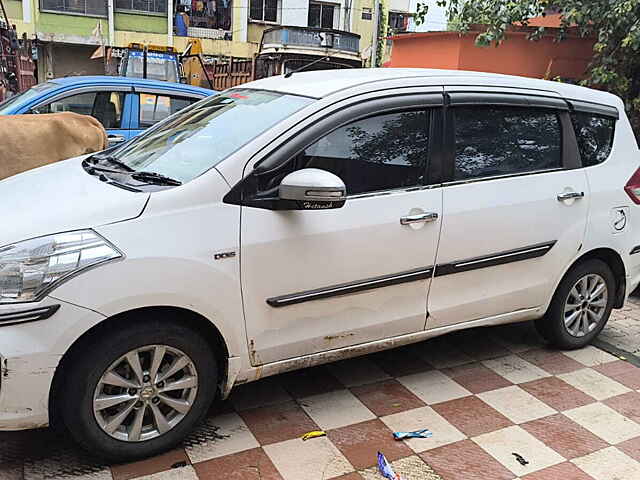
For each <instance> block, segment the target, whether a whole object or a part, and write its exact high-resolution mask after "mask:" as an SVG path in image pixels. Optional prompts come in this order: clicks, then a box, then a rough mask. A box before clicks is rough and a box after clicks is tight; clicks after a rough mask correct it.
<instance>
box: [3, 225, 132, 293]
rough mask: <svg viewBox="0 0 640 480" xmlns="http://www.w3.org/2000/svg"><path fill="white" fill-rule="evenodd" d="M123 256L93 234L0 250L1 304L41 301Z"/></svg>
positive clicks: (62, 236)
mask: <svg viewBox="0 0 640 480" xmlns="http://www.w3.org/2000/svg"><path fill="white" fill-rule="evenodd" d="M120 257H122V254H121V253H120V252H119V251H118V250H117V249H116V248H115V247H114V246H113V245H111V244H110V243H109V242H107V241H106V240H105V239H104V238H102V237H101V236H100V235H98V234H97V233H96V232H94V231H93V230H78V231H75V232H67V233H58V234H55V235H48V236H46V237H38V238H33V239H31V240H26V241H24V242H19V243H14V244H13V245H7V246H5V247H0V303H18V302H34V301H39V300H40V299H41V298H42V297H43V296H44V295H45V294H46V293H47V292H49V291H51V290H52V289H53V288H55V287H56V286H57V285H59V284H60V283H62V282H63V281H64V280H65V279H67V278H69V277H71V276H72V275H75V274H77V273H78V272H80V271H82V270H84V269H86V268H89V267H93V266H95V265H98V264H100V263H104V262H107V261H109V260H113V259H115V258H120Z"/></svg>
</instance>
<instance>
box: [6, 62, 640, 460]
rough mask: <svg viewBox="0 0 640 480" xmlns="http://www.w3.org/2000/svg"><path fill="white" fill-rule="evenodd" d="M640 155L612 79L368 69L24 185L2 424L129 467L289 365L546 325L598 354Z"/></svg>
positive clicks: (15, 186)
mask: <svg viewBox="0 0 640 480" xmlns="http://www.w3.org/2000/svg"><path fill="white" fill-rule="evenodd" d="M639 159H640V152H639V150H638V145H637V143H636V140H635V138H634V135H633V133H632V130H631V127H630V124H629V121H628V119H627V117H626V115H625V112H624V105H623V103H622V101H621V100H620V99H619V98H617V97H615V96H613V95H610V94H607V93H603V92H598V91H594V90H589V89H586V88H581V87H577V86H573V85H567V84H562V83H557V82H545V81H541V80H533V79H525V78H518V77H509V76H502V75H491V74H482V73H472V72H460V71H438V70H404V69H381V70H371V69H361V70H341V71H325V72H308V73H294V74H293V75H292V76H291V77H290V78H285V77H273V78H268V79H265V80H260V81H257V82H253V83H249V84H246V85H243V86H241V87H238V88H233V89H230V90H227V91H225V92H222V93H220V94H218V95H215V96H213V97H210V98H207V99H205V100H202V101H200V102H198V103H196V104H194V105H192V106H191V107H189V108H187V109H185V110H183V111H181V112H179V113H177V114H175V115H173V116H171V117H169V118H168V119H167V120H165V121H163V122H161V123H160V124H158V125H157V126H155V127H154V128H152V129H150V130H148V131H147V132H145V133H144V134H142V135H141V136H140V137H138V138H136V139H134V140H132V141H130V142H127V143H126V144H123V145H120V146H119V147H116V148H115V149H111V150H109V151H106V152H103V153H100V154H95V155H92V156H88V157H82V158H77V159H71V160H68V161H64V162H60V163H57V164H54V165H50V166H47V167H44V168H40V169H37V170H33V171H30V172H26V173H23V174H21V175H17V176H15V177H12V178H9V179H7V180H5V181H3V182H0V198H2V229H1V231H0V362H1V369H2V371H1V374H0V430H20V429H28V428H35V427H41V426H45V425H48V424H56V425H64V426H65V427H66V428H67V429H68V431H70V432H71V434H72V436H73V437H74V438H75V440H77V441H78V443H80V444H81V445H83V446H84V447H85V448H88V449H90V450H92V451H94V452H96V453H99V454H100V455H102V456H104V457H106V458H108V459H111V460H118V461H122V460H131V459H135V458H140V457H144V456H148V455H152V454H155V453H158V452H160V451H163V450H166V449H168V448H170V447H172V446H174V445H176V444H177V443H178V442H180V441H181V439H183V438H184V437H185V435H187V434H188V432H189V431H190V430H191V429H192V428H193V427H194V426H195V425H197V424H198V423H199V422H201V421H202V419H203V416H204V415H205V412H206V411H207V409H208V408H209V406H210V405H211V403H212V402H213V401H215V400H217V399H221V398H225V397H226V396H227V395H228V394H229V392H230V390H231V389H232V387H233V386H234V385H238V384H242V383H246V382H250V381H253V380H257V379H259V378H262V377H266V376H269V375H273V374H277V373H281V372H285V371H289V370H293V369H297V368H302V367H307V366H311V365H317V364H320V363H325V362H330V361H333V360H337V359H341V358H347V357H352V356H355V355H360V354H364V353H368V352H374V351H378V350H382V349H387V348H392V347H394V346H398V345H405V344H408V343H413V342H419V341H422V340H424V339H427V338H430V337H434V336H437V335H442V334H445V333H447V332H451V331H454V330H460V329H464V328H469V327H478V326H487V325H497V324H503V323H510V322H520V321H527V320H535V323H536V325H537V327H538V329H539V330H540V332H541V333H542V335H543V336H544V337H546V338H547V339H548V340H549V341H550V342H551V343H552V344H554V345H556V346H558V347H560V348H577V347H581V346H583V345H585V344H587V343H589V342H590V341H591V340H593V338H594V337H595V336H596V335H598V333H599V332H600V331H601V330H602V328H603V326H604V325H605V323H606V322H607V320H608V318H609V315H610V313H611V309H612V308H620V307H622V305H623V303H624V301H625V299H626V297H627V295H628V293H629V292H630V291H631V290H633V289H634V288H635V287H636V286H637V284H638V282H639V281H640V236H639V235H638V231H636V230H635V228H638V226H637V225H638V221H637V216H638V214H639V212H640V210H639V208H640V207H639V206H638V205H639V204H640V171H639V170H638V167H639ZM634 222H635V225H634Z"/></svg>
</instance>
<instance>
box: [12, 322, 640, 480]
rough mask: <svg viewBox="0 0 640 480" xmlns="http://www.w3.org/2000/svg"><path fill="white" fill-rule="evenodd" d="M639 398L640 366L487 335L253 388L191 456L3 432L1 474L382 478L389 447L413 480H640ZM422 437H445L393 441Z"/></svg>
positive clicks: (99, 478) (196, 441)
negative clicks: (379, 462) (126, 453)
mask: <svg viewBox="0 0 640 480" xmlns="http://www.w3.org/2000/svg"><path fill="white" fill-rule="evenodd" d="M638 389H640V369H637V368H636V367H634V366H633V365H631V364H629V363H627V362H625V361H622V360H619V359H618V358H616V357H614V356H612V355H610V354H608V353H605V352H604V351H602V350H599V349H597V348H595V347H587V348H584V349H582V350H577V351H572V352H564V353H561V352H558V351H553V350H548V349H546V348H545V347H544V344H543V343H542V342H541V340H540V339H539V337H538V336H537V335H536V334H535V332H534V331H533V329H532V326H531V325H530V324H521V325H513V326H504V327H496V328H491V329H477V330H472V331H466V332H460V333H457V334H452V335H448V336H445V337H441V338H437V339H433V340H430V341H427V342H423V343H420V344H416V345H411V346H408V347H403V348H400V349H396V350H391V351H387V352H382V353H378V354H372V355H368V356H365V357H360V358H356V359H352V360H347V361H343V362H339V363H335V364H332V365H327V366H323V367H317V368H312V369H307V370H302V371H298V372H292V373H289V374H284V375H280V376H277V377H273V378H267V379H265V380H262V381H260V382H256V383H253V384H248V385H244V386H242V387H239V388H237V389H236V390H235V391H234V393H233V395H232V397H231V398H230V399H229V400H228V401H227V402H225V403H224V404H223V405H221V406H218V407H216V411H213V412H211V415H210V416H209V418H208V419H207V421H206V423H205V424H204V425H202V426H201V428H199V429H198V430H197V431H196V432H194V433H193V435H191V437H190V438H189V439H188V440H187V441H186V442H185V444H184V447H183V448H180V449H178V450H175V451H172V452H170V453H167V454H165V455H162V456H160V457H157V458H153V459H149V460H146V461H142V462H137V463H134V464H129V465H111V466H109V465H103V464H100V463H99V462H97V461H95V460H93V459H91V457H90V456H88V455H87V454H85V453H83V452H81V451H80V450H79V449H77V448H75V447H74V446H73V445H71V444H70V443H69V442H68V441H66V440H65V439H61V438H57V437H55V436H54V434H52V433H51V432H50V431H38V432H23V433H10V434H2V435H0V479H2V480H19V479H23V478H24V479H27V480H30V479H68V478H69V479H71V478H73V479H95V480H103V479H104V480H111V479H115V480H125V479H132V478H145V479H150V480H169V479H185V480H191V479H193V480H196V479H216V480H218V479H219V480H315V479H318V480H320V479H331V478H338V479H342V480H357V479H372V480H373V479H381V478H382V477H381V476H380V475H379V474H378V473H377V472H376V469H375V467H374V465H375V462H376V452H377V451H378V450H379V451H381V452H383V453H384V454H385V456H386V457H387V458H388V459H389V460H390V461H391V462H392V464H393V465H394V467H395V470H396V472H397V473H400V474H401V475H402V477H403V478H404V479H405V480H436V479H439V480H442V479H444V480H514V479H519V480H543V479H546V480H557V479H562V480H590V479H595V480H614V479H618V480H633V479H640V393H639V390H638ZM422 428H428V429H430V430H431V431H432V432H433V436H432V437H431V438H428V439H412V440H407V441H394V440H393V438H392V432H394V431H410V430H417V429H422ZM319 429H322V430H325V431H326V432H327V436H326V437H322V438H314V439H311V440H307V441H304V442H303V441H302V440H301V438H300V437H301V436H302V435H303V434H304V433H306V432H309V431H311V430H319ZM515 454H517V455H520V456H521V457H522V458H523V459H524V462H526V464H524V465H522V464H521V463H520V462H519V461H518V459H517V455H515Z"/></svg>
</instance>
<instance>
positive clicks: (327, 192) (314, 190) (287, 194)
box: [278, 168, 347, 210]
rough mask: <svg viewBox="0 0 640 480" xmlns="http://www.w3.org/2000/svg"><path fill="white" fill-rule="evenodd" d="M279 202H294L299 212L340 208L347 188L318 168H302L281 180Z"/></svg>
mask: <svg viewBox="0 0 640 480" xmlns="http://www.w3.org/2000/svg"><path fill="white" fill-rule="evenodd" d="M278 197H279V199H280V200H289V201H294V202H296V203H297V204H298V207H299V209H300V210H322V209H328V208H340V207H342V206H343V205H344V202H345V200H346V199H347V187H345V185H344V182H343V181H342V179H341V178H340V177H338V176H337V175H334V174H333V173H330V172H327V171H326V170H320V169H318V168H303V169H302V170H298V171H295V172H292V173H290V174H289V175H287V176H286V177H284V178H283V179H282V182H281V183H280V186H279V187H278Z"/></svg>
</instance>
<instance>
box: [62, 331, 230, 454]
mask: <svg viewBox="0 0 640 480" xmlns="http://www.w3.org/2000/svg"><path fill="white" fill-rule="evenodd" d="M217 378H218V372H217V365H216V361H215V357H214V355H213V352H212V351H211V349H210V347H209V345H208V343H207V342H206V341H205V340H204V339H203V338H202V337H201V336H200V335H198V334H197V333H196V332H194V331H193V330H191V329H189V328H188V327H185V326H182V325H180V324H178V323H173V322H172V323H165V322H146V321H144V322H140V324H136V323H135V322H134V323H132V324H131V325H129V326H127V327H126V328H123V329H121V330H120V331H117V332H113V333H112V334H110V335H108V336H106V337H103V338H99V339H97V340H95V341H93V342H91V343H90V344H88V345H86V346H85V349H84V350H83V351H82V353H81V354H80V357H79V358H76V362H74V363H73V364H72V366H71V367H70V370H69V371H67V372H65V380H66V382H65V383H66V385H65V389H64V398H63V402H64V403H63V410H62V412H63V419H64V422H65V424H66V426H67V428H68V429H69V431H70V432H71V434H72V436H73V437H74V439H75V440H76V441H77V442H78V443H79V444H80V445H82V446H84V447H85V448H86V449H87V450H89V451H91V452H92V453H94V454H97V455H99V456H102V457H104V458H106V459H108V460H110V461H117V462H123V461H131V460H135V459H138V458H142V457H147V456H150V455H154V454H157V453H160V452H162V451H165V450H168V449H170V448H172V447H174V446H175V445H176V444H178V443H179V442H180V441H181V440H182V439H183V438H184V437H185V436H186V435H187V434H188V433H189V431H190V430H191V429H192V428H193V427H194V426H195V425H196V424H197V423H199V422H200V421H201V420H202V418H203V417H204V415H205V414H206V412H207V410H208V408H209V406H210V404H211V401H212V400H213V398H214V395H215V386H216V385H217Z"/></svg>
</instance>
